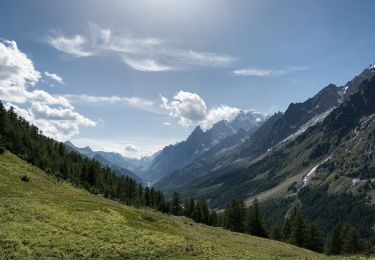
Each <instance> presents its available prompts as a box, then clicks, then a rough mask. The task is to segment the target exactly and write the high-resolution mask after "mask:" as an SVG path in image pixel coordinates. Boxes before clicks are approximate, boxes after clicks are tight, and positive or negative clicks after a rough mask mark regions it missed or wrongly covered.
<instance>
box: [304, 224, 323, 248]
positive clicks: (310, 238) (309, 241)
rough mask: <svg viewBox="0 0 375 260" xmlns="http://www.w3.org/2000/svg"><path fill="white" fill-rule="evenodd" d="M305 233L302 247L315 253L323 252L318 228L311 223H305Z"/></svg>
mask: <svg viewBox="0 0 375 260" xmlns="http://www.w3.org/2000/svg"><path fill="white" fill-rule="evenodd" d="M305 232H306V233H305V239H304V240H305V245H304V247H306V248H308V249H310V250H312V251H315V252H320V253H321V252H323V240H322V237H321V234H320V231H319V227H318V226H317V225H315V224H314V223H312V222H307V223H306V231H305Z"/></svg>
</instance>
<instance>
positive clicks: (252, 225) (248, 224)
mask: <svg viewBox="0 0 375 260" xmlns="http://www.w3.org/2000/svg"><path fill="white" fill-rule="evenodd" d="M245 230H246V233H249V234H251V235H254V236H258V237H268V234H267V231H266V229H265V219H264V218H263V216H262V214H261V212H260V208H259V203H258V200H257V199H255V200H254V202H253V205H252V206H250V207H249V208H248V209H247V211H246V218H245Z"/></svg>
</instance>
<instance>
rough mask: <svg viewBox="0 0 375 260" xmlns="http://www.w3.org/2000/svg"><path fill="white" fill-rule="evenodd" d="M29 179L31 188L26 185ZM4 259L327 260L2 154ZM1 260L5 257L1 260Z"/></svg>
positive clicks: (0, 252) (0, 242)
mask: <svg viewBox="0 0 375 260" xmlns="http://www.w3.org/2000/svg"><path fill="white" fill-rule="evenodd" d="M23 175H27V176H29V177H30V181H29V182H23V181H21V179H20V177H21V176H23ZM0 256H3V257H9V258H15V259H19V258H39V259H43V258H70V259H71V258H137V259H142V258H146V259H150V258H151V259H166V258H169V259H170V258H173V259H175V258H195V257H196V258H206V259H207V258H208V259H213V258H215V259H281V258H294V259H323V258H325V256H323V255H320V254H316V253H314V252H311V251H308V250H304V249H301V248H296V247H294V246H291V245H288V244H284V243H280V242H276V241H272V240H266V239H262V238H257V237H252V236H248V235H244V234H239V233H233V232H229V231H226V230H224V229H222V228H213V227H208V226H205V225H200V224H197V223H194V222H193V221H192V220H190V219H187V218H184V217H175V216H168V215H165V214H161V213H158V212H155V211H152V210H149V209H135V208H132V207H127V206H125V205H123V204H120V203H117V202H115V201H111V200H107V199H104V198H102V197H100V196H94V195H91V194H89V193H88V192H86V191H85V190H83V189H79V188H76V187H73V186H72V185H70V184H69V183H66V182H59V181H57V180H56V179H54V178H53V177H51V176H49V175H47V174H46V173H44V172H42V171H41V170H39V169H37V168H35V167H33V166H30V165H28V164H27V163H25V162H24V161H22V160H20V159H19V158H17V157H16V156H14V155H12V154H10V153H8V152H7V153H5V154H3V155H0ZM0 258H1V257H0Z"/></svg>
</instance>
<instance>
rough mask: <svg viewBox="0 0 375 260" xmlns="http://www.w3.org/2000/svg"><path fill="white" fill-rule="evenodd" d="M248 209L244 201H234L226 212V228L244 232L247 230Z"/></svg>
mask: <svg viewBox="0 0 375 260" xmlns="http://www.w3.org/2000/svg"><path fill="white" fill-rule="evenodd" d="M245 215H246V208H245V204H244V203H243V201H242V200H237V199H233V200H232V201H231V202H230V203H229V204H228V206H227V207H226V209H225V211H224V226H225V228H227V229H229V230H232V231H236V232H243V231H244V229H245V225H244V224H245V223H244V222H245Z"/></svg>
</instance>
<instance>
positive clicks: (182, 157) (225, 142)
mask: <svg viewBox="0 0 375 260" xmlns="http://www.w3.org/2000/svg"><path fill="white" fill-rule="evenodd" d="M266 118H267V117H266V116H265V115H263V114H261V113H258V112H255V111H253V110H241V111H240V112H239V113H238V115H237V116H236V117H235V118H234V119H233V120H232V121H231V122H228V121H226V120H222V121H219V122H217V123H215V124H214V125H213V126H212V127H211V128H210V129H208V130H206V131H203V130H202V129H201V127H200V126H197V127H196V128H195V129H194V131H193V132H192V133H191V134H190V135H189V137H188V138H187V139H186V140H184V141H182V142H179V143H176V144H173V145H169V146H166V147H165V148H163V149H162V150H161V151H159V152H157V153H155V154H154V155H152V156H150V157H143V158H141V159H134V158H127V157H123V156H121V155H120V154H119V153H113V152H104V151H93V150H92V149H91V148H90V147H84V148H79V147H76V146H75V145H74V144H72V143H71V142H70V141H67V142H65V144H66V145H67V146H69V147H70V148H72V149H74V150H75V151H77V152H79V153H81V154H83V155H86V156H87V157H89V158H96V159H97V158H99V160H98V161H100V162H102V161H103V159H105V160H106V163H105V164H108V165H111V166H112V167H120V168H122V169H127V170H129V171H131V172H134V173H135V174H136V175H137V176H138V178H141V179H142V180H143V182H145V183H148V184H154V183H156V182H158V181H159V180H161V179H162V178H163V177H165V176H168V175H169V174H170V173H172V172H173V171H175V170H178V169H180V168H182V167H184V166H186V165H188V164H190V163H192V162H193V161H195V160H196V159H197V158H200V157H202V156H203V157H204V156H207V155H208V154H210V153H216V152H218V151H220V150H222V149H224V148H226V147H229V146H232V145H233V144H236V143H238V142H240V141H243V140H244V139H246V138H247V137H249V136H250V135H251V134H252V133H253V132H254V131H255V130H256V129H257V128H258V127H259V126H260V125H262V123H263V122H264V121H265V120H266ZM98 156H100V157H98Z"/></svg>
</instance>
